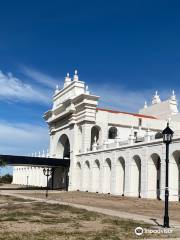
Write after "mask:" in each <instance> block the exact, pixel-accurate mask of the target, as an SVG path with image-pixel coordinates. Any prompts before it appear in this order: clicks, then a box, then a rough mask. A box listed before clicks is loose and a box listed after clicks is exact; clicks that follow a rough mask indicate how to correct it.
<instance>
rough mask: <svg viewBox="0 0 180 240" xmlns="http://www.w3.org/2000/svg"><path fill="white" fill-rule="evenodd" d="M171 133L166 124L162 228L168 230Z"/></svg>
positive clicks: (164, 133) (163, 133)
mask: <svg viewBox="0 0 180 240" xmlns="http://www.w3.org/2000/svg"><path fill="white" fill-rule="evenodd" d="M173 133H174V132H173V131H172V130H171V129H170V127H169V123H167V127H166V128H165V129H164V130H163V131H162V135H163V142H164V143H165V144H166V186H165V211H164V227H167V228H169V214H168V207H169V189H168V177H169V172H168V170H169V144H170V143H171V142H172V137H173Z"/></svg>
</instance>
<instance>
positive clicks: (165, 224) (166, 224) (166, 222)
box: [164, 216, 169, 228]
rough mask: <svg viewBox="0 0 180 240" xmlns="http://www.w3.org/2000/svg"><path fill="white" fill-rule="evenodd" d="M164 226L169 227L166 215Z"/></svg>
mask: <svg viewBox="0 0 180 240" xmlns="http://www.w3.org/2000/svg"><path fill="white" fill-rule="evenodd" d="M164 227H165V228H169V217H168V216H164Z"/></svg>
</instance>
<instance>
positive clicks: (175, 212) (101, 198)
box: [22, 191, 180, 222]
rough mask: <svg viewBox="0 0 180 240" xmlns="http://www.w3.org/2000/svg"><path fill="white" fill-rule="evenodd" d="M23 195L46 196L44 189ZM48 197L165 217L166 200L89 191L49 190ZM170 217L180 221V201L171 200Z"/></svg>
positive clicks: (154, 216) (25, 192) (153, 216)
mask: <svg viewBox="0 0 180 240" xmlns="http://www.w3.org/2000/svg"><path fill="white" fill-rule="evenodd" d="M22 194H23V195H27V196H33V197H38V198H45V194H44V192H43V191H33V193H32V192H29V193H28V192H27V191H24V192H23V193H22ZM48 199H53V200H60V201H64V202H69V203H77V204H82V205H88V206H94V207H99V208H106V209H111V210H118V211H122V212H127V213H136V214H141V215H146V216H150V217H152V218H163V216H164V202H163V201H159V200H147V199H142V198H131V197H115V196H111V195H108V194H95V193H87V192H49V197H48ZM169 216H170V219H172V220H174V221H177V222H180V202H169Z"/></svg>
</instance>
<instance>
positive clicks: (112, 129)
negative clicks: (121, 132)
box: [108, 127, 117, 139]
mask: <svg viewBox="0 0 180 240" xmlns="http://www.w3.org/2000/svg"><path fill="white" fill-rule="evenodd" d="M116 137H117V128H116V127H110V128H109V134H108V138H109V139H115V138H116Z"/></svg>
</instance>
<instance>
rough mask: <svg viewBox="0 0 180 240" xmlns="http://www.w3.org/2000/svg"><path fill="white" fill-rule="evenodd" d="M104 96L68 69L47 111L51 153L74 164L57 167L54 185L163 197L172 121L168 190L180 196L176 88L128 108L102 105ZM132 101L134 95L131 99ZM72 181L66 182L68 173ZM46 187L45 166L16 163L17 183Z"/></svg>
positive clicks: (179, 124) (172, 196) (174, 198)
mask: <svg viewBox="0 0 180 240" xmlns="http://www.w3.org/2000/svg"><path fill="white" fill-rule="evenodd" d="M98 100H99V96H95V95H93V94H92V93H90V92H89V90H88V87H87V85H86V84H85V82H83V81H81V80H80V79H79V77H78V75H77V71H75V74H74V76H73V79H71V78H70V76H69V74H67V76H66V78H65V82H64V87H63V89H61V90H59V89H58V87H57V89H56V91H55V94H54V96H53V107H52V109H51V110H49V111H47V112H46V113H45V115H44V119H45V121H46V122H47V124H48V125H49V133H50V147H49V149H50V150H49V156H50V157H53V158H70V168H69V169H64V168H58V169H56V171H55V176H54V187H55V188H64V187H65V185H66V184H68V189H69V190H70V191H76V190H80V191H89V192H98V193H110V194H114V195H125V196H134V197H138V196H141V197H142V198H160V199H164V189H165V145H164V143H163V142H162V135H161V131H162V130H163V129H164V128H165V127H166V124H167V121H170V127H171V128H172V130H173V131H174V137H173V142H172V144H171V145H170V159H169V160H170V162H169V191H170V197H169V199H170V200H171V201H178V200H179V195H180V113H179V112H178V108H177V100H176V96H175V93H174V91H173V92H172V95H171V96H170V97H169V98H168V99H167V100H166V101H161V99H160V97H159V95H158V93H157V92H156V93H155V95H154V97H153V99H152V103H151V104H150V105H149V106H147V104H146V103H145V105H144V107H143V108H142V109H140V110H139V113H137V114H135V113H128V112H121V111H114V110H109V109H102V108H99V107H98ZM132 101H133V99H132ZM67 174H68V176H69V181H68V183H67V181H66V175H67ZM27 176H28V184H29V185H33V186H45V185H46V181H45V180H46V179H45V177H44V176H43V173H42V169H41V168H38V167H37V168H31V167H23V166H22V167H14V174H13V183H18V184H26V183H27Z"/></svg>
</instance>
